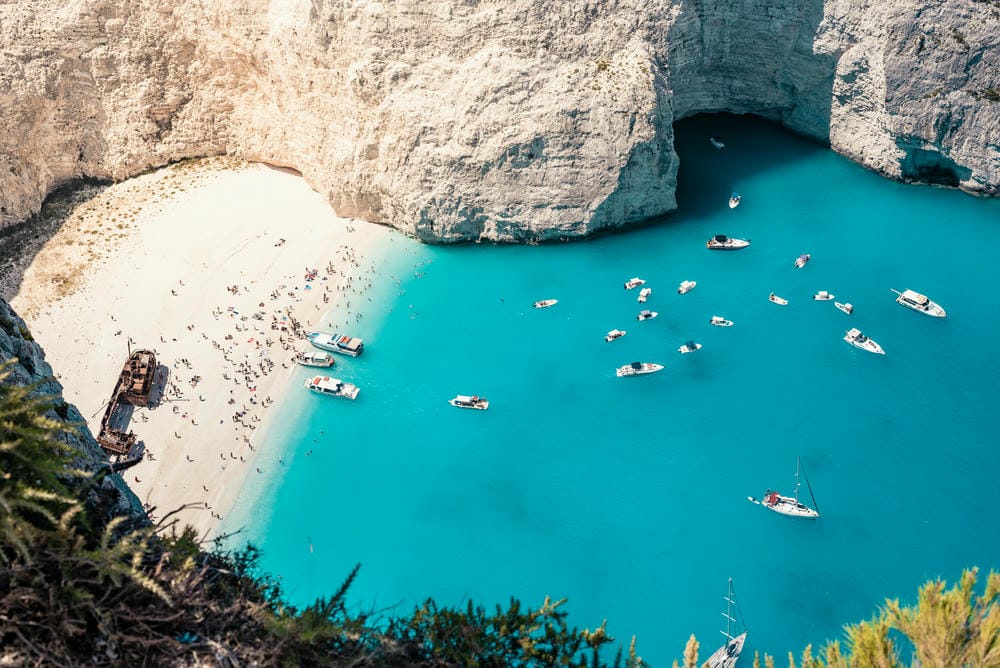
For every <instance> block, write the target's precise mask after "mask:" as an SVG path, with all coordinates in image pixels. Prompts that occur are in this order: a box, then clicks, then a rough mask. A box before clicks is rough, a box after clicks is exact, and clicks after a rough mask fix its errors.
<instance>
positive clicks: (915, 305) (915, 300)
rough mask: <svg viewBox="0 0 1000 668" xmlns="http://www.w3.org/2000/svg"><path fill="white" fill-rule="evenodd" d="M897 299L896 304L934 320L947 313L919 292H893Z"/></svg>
mask: <svg viewBox="0 0 1000 668" xmlns="http://www.w3.org/2000/svg"><path fill="white" fill-rule="evenodd" d="M893 292H895V293H896V294H897V295H899V296H898V297H896V303H897V304H902V305H903V306H905V307H906V308H911V309H913V310H914V311H919V312H920V313H923V314H924V315H929V316H931V317H934V318H943V317H945V316H946V315H948V314H947V313H945V310H944V309H943V308H941V306H940V305H939V304H937V303H935V302H932V301H931V300H930V299H928V298H927V295H922V294H920V293H919V292H914V291H913V290H903V291H902V292H900V291H899V290H893Z"/></svg>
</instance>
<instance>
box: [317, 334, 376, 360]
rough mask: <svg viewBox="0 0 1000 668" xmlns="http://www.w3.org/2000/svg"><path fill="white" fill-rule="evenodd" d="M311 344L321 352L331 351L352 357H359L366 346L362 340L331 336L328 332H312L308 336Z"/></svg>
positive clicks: (337, 335) (340, 335)
mask: <svg viewBox="0 0 1000 668" xmlns="http://www.w3.org/2000/svg"><path fill="white" fill-rule="evenodd" d="M306 338H307V339H309V343H311V344H313V345H314V346H316V347H317V348H319V349H320V350H329V351H330V352H331V353H340V354H341V355H350V356H351V357H357V356H358V355H360V354H361V353H363V352H364V350H365V344H364V342H362V340H361V339H359V338H356V337H353V336H348V335H347V334H330V333H328V332H310V333H309V334H306Z"/></svg>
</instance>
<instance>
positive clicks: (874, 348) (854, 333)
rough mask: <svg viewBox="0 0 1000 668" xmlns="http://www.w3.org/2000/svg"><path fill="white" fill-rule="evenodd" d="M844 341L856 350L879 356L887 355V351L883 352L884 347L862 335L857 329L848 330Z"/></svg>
mask: <svg viewBox="0 0 1000 668" xmlns="http://www.w3.org/2000/svg"><path fill="white" fill-rule="evenodd" d="M844 340H845V341H847V342H848V343H850V344H851V345H852V346H854V347H855V348H860V349H861V350H867V351H868V352H870V353H875V354H877V355H885V351H884V350H882V346H880V345H879V344H877V343H875V342H874V341H873V340H871V339H869V338H868V337H867V336H865V335H864V334H862V333H861V330H860V329H858V328H857V327H853V328H851V329H849V330H847V334H845V335H844Z"/></svg>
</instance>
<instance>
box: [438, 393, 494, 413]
mask: <svg viewBox="0 0 1000 668" xmlns="http://www.w3.org/2000/svg"><path fill="white" fill-rule="evenodd" d="M448 403H449V404H451V405H452V406H454V407H455V408H471V409H473V410H477V411H484V410H486V409H487V408H489V407H490V402H489V401H487V400H486V399H480V398H478V397H471V398H470V397H462V396H458V397H455V398H454V399H449V400H448Z"/></svg>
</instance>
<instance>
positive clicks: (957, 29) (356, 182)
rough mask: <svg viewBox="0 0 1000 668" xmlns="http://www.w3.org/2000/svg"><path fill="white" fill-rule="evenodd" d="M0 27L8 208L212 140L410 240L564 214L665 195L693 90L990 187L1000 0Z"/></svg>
mask: <svg viewBox="0 0 1000 668" xmlns="http://www.w3.org/2000/svg"><path fill="white" fill-rule="evenodd" d="M0 44H3V45H4V46H3V49H2V50H0V119H2V120H0V222H2V223H3V224H10V223H13V222H18V221H21V220H23V219H25V218H26V217H27V216H29V215H30V214H32V213H33V212H35V211H37V210H38V208H39V206H40V204H41V202H42V200H43V198H44V197H45V195H46V194H47V193H48V192H50V191H51V190H52V189H53V188H54V187H56V186H57V185H59V184H60V183H63V182H65V181H67V180H70V179H73V178H79V177H90V178H102V179H110V180H121V179H125V178H128V177H130V176H133V175H135V174H137V173H140V172H142V171H144V170H147V169H149V168H152V167H156V166H160V165H163V164H166V163H168V162H170V161H174V160H179V159H182V158H186V157H194V156H205V155H215V154H222V153H230V154H234V155H238V156H240V157H243V158H247V159H250V160H260V161H266V162H270V163H275V164H279V165H284V166H288V167H294V168H295V169H297V170H299V171H300V172H301V173H302V174H303V176H304V177H305V178H306V179H307V180H308V181H309V182H310V183H311V184H312V186H313V187H314V188H315V189H317V190H318V191H319V192H321V193H323V194H325V195H326V197H327V198H328V200H329V201H330V203H331V205H332V206H333V207H334V209H335V210H336V211H337V213H338V214H341V215H346V216H355V217H359V218H363V219H366V220H370V221H373V222H378V223H383V224H389V225H393V226H395V227H398V228H400V229H401V230H403V231H405V232H407V233H408V234H411V235H414V236H416V237H418V238H420V239H423V240H426V241H432V242H440V241H445V242H447V241H460V240H479V239H484V240H500V241H521V240H543V239H552V238H562V237H574V236H580V235H585V234H587V233H589V232H592V231H595V230H602V229H608V228H614V227H623V226H628V225H630V224H633V223H635V222H639V221H642V220H644V219H648V218H650V217H653V216H657V215H661V214H663V213H666V212H668V211H670V210H672V209H673V208H674V207H675V206H676V204H675V198H674V187H675V176H676V172H677V168H678V160H677V156H676V154H675V153H674V150H673V135H672V124H673V122H674V121H675V120H678V119H680V118H683V117H685V116H688V115H691V114H695V113H698V112H709V111H730V112H736V113H753V114H759V115H762V116H765V117H768V118H772V119H775V120H777V121H779V122H781V123H783V124H785V125H786V126H787V127H789V128H791V129H792V130H794V131H796V132H800V133H803V134H805V135H808V136H811V137H814V138H816V139H817V140H820V141H824V142H829V143H830V145H831V146H832V147H833V149H834V150H836V151H839V152H841V153H843V154H844V155H846V156H848V157H850V158H851V159H854V160H856V161H858V162H860V163H862V164H864V165H866V166H868V167H870V168H872V169H875V170H878V171H879V172H881V173H883V174H886V175H888V176H892V177H896V178H903V179H912V180H922V181H930V182H935V183H942V184H947V185H953V186H959V187H961V188H963V189H966V190H969V191H974V192H979V193H985V194H993V195H995V194H997V193H998V192H1000V62H998V59H1000V55H998V54H1000V49H998V48H997V47H998V46H1000V0H949V1H948V2H945V0H922V1H921V2H903V3H880V2H857V1H856V0H826V1H825V2H823V1H821V0H806V1H805V2H803V1H802V0H745V1H743V2H709V1H708V0H672V1H670V2H662V3H649V2H644V1H642V0H587V1H585V2H576V1H572V2H571V1H567V0H510V1H508V2H487V1H479V0H440V1H437V2H426V1H424V0H402V1H396V2H386V1H385V0H382V1H378V0H373V1H371V2H331V1H328V0H308V1H307V0H288V1H287V2H280V3H279V2H265V1H264V0H220V1H219V2H213V3H204V2H200V1H196V0H179V1H174V0H171V1H170V2H167V1H166V0H149V1H148V2H143V3H126V2H122V1H121V0H80V1H79V2H74V3H69V4H66V3H60V2H56V1H55V0H33V1H32V2H14V3H6V4H3V5H2V8H0Z"/></svg>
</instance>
